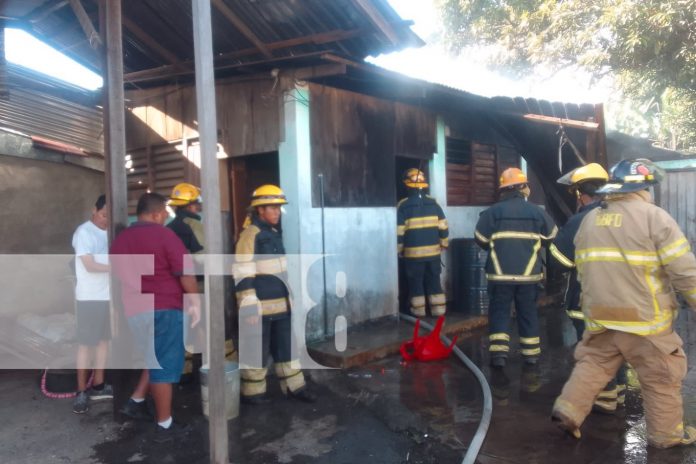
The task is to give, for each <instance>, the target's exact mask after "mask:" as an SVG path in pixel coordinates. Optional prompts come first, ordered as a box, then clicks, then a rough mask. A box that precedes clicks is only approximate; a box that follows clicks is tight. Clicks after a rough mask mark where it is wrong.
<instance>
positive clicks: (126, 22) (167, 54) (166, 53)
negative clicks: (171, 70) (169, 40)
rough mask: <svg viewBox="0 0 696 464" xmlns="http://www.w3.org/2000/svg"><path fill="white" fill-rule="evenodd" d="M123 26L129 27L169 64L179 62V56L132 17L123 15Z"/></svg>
mask: <svg viewBox="0 0 696 464" xmlns="http://www.w3.org/2000/svg"><path fill="white" fill-rule="evenodd" d="M121 22H122V24H123V27H125V28H126V29H128V30H129V31H130V32H131V33H132V34H133V35H134V36H135V37H136V38H137V39H138V40H140V41H141V42H142V43H144V44H145V46H147V47H148V48H149V49H150V50H152V51H154V52H155V53H157V54H158V55H159V56H161V57H162V58H164V59H165V60H166V61H167V62H168V63H169V64H177V63H179V61H180V60H179V57H178V56H176V55H175V54H174V53H173V52H171V51H170V50H168V49H167V48H165V47H163V46H162V45H160V43H159V42H157V41H156V40H155V39H153V38H152V36H151V35H150V34H148V33H147V32H145V31H144V30H143V29H142V28H141V27H140V26H138V25H137V24H136V23H135V22H134V21H133V20H132V19H130V18H128V17H127V16H123V17H122V19H121Z"/></svg>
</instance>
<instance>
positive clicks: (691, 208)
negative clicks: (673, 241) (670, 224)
mask: <svg viewBox="0 0 696 464" xmlns="http://www.w3.org/2000/svg"><path fill="white" fill-rule="evenodd" d="M655 190H656V191H655V202H656V203H657V204H658V205H659V206H660V207H661V208H663V209H665V210H666V211H667V212H668V213H669V214H670V215H671V216H672V217H673V218H674V220H675V221H677V224H679V227H680V228H681V230H682V232H683V233H684V235H685V236H686V238H687V239H688V240H689V241H690V242H691V245H692V247H693V246H696V169H680V170H674V171H667V172H666V175H665V179H664V180H663V181H662V182H661V183H660V184H659V186H658V187H657V188H656V189H655Z"/></svg>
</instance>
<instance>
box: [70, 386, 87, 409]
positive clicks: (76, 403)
mask: <svg viewBox="0 0 696 464" xmlns="http://www.w3.org/2000/svg"><path fill="white" fill-rule="evenodd" d="M72 411H73V412H74V413H75V414H84V413H86V412H87V411H89V395H88V394H87V392H86V391H81V392H78V393H77V396H75V399H74V400H73V407H72Z"/></svg>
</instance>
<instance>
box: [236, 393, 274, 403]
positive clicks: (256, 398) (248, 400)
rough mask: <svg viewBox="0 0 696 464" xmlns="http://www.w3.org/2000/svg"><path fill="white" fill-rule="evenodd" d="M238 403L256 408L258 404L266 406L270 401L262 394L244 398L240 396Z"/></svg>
mask: <svg viewBox="0 0 696 464" xmlns="http://www.w3.org/2000/svg"><path fill="white" fill-rule="evenodd" d="M240 401H241V402H242V404H250V405H252V406H258V405H260V404H268V403H270V402H271V399H270V398H269V397H268V395H266V394H265V393H262V394H261V395H254V396H244V395H242V396H241V397H240Z"/></svg>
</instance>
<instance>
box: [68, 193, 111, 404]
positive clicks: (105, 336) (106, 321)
mask: <svg viewBox="0 0 696 464" xmlns="http://www.w3.org/2000/svg"><path fill="white" fill-rule="evenodd" d="M108 224H109V219H108V216H107V212H106V197H105V196H104V195H101V196H100V197H99V198H98V199H97V201H96V203H95V204H94V208H92V217H91V218H90V220H89V221H86V222H84V223H83V224H81V225H80V226H79V227H78V228H77V229H76V230H75V233H74V234H73V239H72V246H73V248H74V250H75V277H76V278H77V282H76V285H75V299H76V305H75V316H76V317H75V318H76V320H77V343H78V348H77V395H76V396H75V400H74V402H73V412H74V413H76V414H84V413H85V412H87V411H88V410H89V402H90V400H101V399H110V398H113V396H114V394H113V390H112V388H111V386H110V385H107V384H106V383H105V382H104V367H105V366H106V358H107V355H108V350H109V340H110V339H111V324H110V318H111V316H110V311H109V261H108V260H109V256H108V255H109V241H108V237H107V234H106V228H107V226H108ZM90 358H93V364H92V365H93V366H94V367H95V369H94V377H93V382H92V386H91V388H89V389H87V374H88V372H89V369H88V366H89V364H90Z"/></svg>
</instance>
